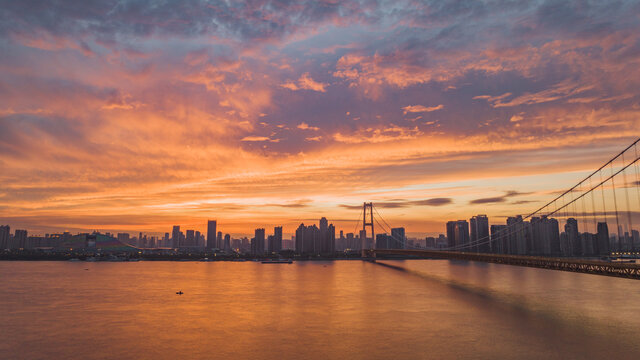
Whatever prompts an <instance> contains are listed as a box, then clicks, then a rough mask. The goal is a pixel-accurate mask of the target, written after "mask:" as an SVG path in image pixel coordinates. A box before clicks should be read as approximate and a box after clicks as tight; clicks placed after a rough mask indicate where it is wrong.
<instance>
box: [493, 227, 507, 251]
mask: <svg viewBox="0 0 640 360" xmlns="http://www.w3.org/2000/svg"><path fill="white" fill-rule="evenodd" d="M507 232H508V228H507V225H491V252H492V253H494V254H507V253H508V250H507V249H508V248H507V246H508V242H509V241H508V240H509V237H508V236H507V235H508V233H507Z"/></svg>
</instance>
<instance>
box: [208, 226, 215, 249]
mask: <svg viewBox="0 0 640 360" xmlns="http://www.w3.org/2000/svg"><path fill="white" fill-rule="evenodd" d="M216 227H217V223H216V220H209V221H207V249H209V250H211V249H213V248H215V247H216V232H217V229H216Z"/></svg>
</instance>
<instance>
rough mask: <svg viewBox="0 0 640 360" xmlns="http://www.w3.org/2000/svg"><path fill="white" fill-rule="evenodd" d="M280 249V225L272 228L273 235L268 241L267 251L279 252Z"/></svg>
mask: <svg viewBox="0 0 640 360" xmlns="http://www.w3.org/2000/svg"><path fill="white" fill-rule="evenodd" d="M281 250H282V226H276V227H274V228H273V237H272V240H271V242H269V252H276V253H277V252H279V251H281Z"/></svg>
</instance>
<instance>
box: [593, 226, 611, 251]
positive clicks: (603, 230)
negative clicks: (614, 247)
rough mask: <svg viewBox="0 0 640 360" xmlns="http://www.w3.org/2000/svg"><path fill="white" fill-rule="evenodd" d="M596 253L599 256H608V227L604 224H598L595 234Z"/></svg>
mask: <svg viewBox="0 0 640 360" xmlns="http://www.w3.org/2000/svg"><path fill="white" fill-rule="evenodd" d="M596 244H597V253H598V254H599V255H609V253H610V251H611V249H610V246H609V227H608V226H607V223H606V222H599V223H598V233H597V234H596Z"/></svg>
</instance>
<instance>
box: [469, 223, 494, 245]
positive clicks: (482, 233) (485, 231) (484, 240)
mask: <svg viewBox="0 0 640 360" xmlns="http://www.w3.org/2000/svg"><path fill="white" fill-rule="evenodd" d="M469 231H470V242H471V244H473V246H472V247H471V248H470V251H475V252H481V253H488V252H490V250H491V245H490V240H489V218H487V215H477V216H473V217H472V218H471V219H470V220H469Z"/></svg>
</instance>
